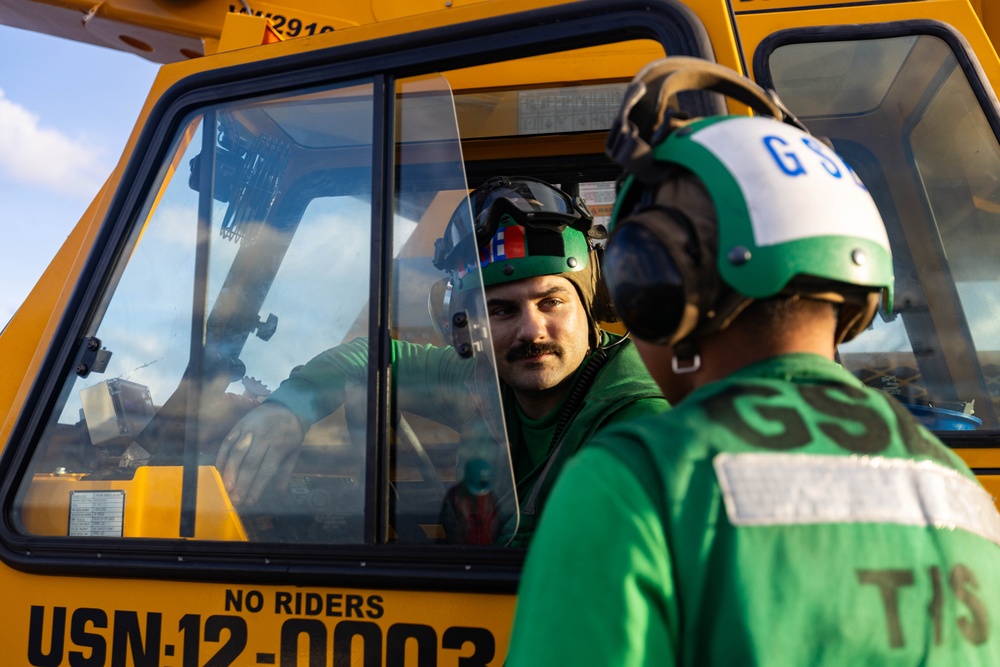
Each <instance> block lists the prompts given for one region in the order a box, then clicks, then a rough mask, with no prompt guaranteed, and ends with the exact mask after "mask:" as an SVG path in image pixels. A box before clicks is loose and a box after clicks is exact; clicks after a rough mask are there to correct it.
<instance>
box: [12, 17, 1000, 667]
mask: <svg viewBox="0 0 1000 667" xmlns="http://www.w3.org/2000/svg"><path fill="white" fill-rule="evenodd" d="M0 23H3V24H6V25H10V26H15V27H20V28H25V29H28V30H35V31H39V32H44V33H48V34H52V35H57V36H60V37H65V38H69V39H74V40H78V41H82V42H88V43H92V44H100V45H104V46H108V47H110V48H116V49H121V50H124V51H129V52H132V53H136V54H139V55H141V56H143V57H145V58H148V59H149V60H152V61H155V62H159V63H163V66H162V68H161V69H160V71H159V74H158V76H157V78H156V80H155V83H154V85H153V87H152V90H151V91H150V93H149V97H148V99H147V102H146V104H145V106H144V108H143V111H142V113H141V116H140V118H139V119H138V121H137V123H136V126H135V130H134V131H133V133H132V135H131V138H130V140H129V142H128V145H127V147H126V149H125V152H124V154H123V155H122V158H121V160H120V161H119V163H118V165H117V167H116V168H115V169H114V171H113V173H112V174H111V176H110V178H109V179H108V181H107V183H106V185H105V186H104V188H103V189H102V190H101V191H100V192H98V193H97V194H96V196H95V198H94V200H93V203H92V205H91V206H90V207H89V209H88V210H87V212H86V214H85V215H84V217H83V219H81V220H80V222H79V223H78V224H77V226H76V227H75V229H74V231H73V232H72V234H71V235H70V237H69V238H68V239H67V241H66V243H65V244H64V245H63V247H62V249H61V250H60V251H59V252H58V254H57V255H56V257H55V258H54V259H53V261H52V263H51V264H50V266H49V267H48V269H47V270H46V272H45V273H44V275H43V276H42V278H41V279H40V281H39V282H38V284H37V286H36V287H35V288H34V290H33V291H32V292H31V294H30V295H29V297H28V299H27V300H26V301H25V303H24V305H23V306H22V307H21V308H20V310H19V311H18V312H17V313H16V315H15V316H14V317H13V319H12V320H11V321H10V322H9V323H8V324H7V326H6V328H5V329H4V330H3V333H2V335H0V358H2V359H3V374H2V382H0V442H2V443H4V445H3V452H2V458H0V502H2V521H0V590H2V591H4V593H5V601H4V604H3V605H2V607H0V627H2V628H3V631H2V632H0V655H2V656H4V657H3V662H4V664H9V665H27V666H31V667H60V666H70V665H72V666H73V667H82V666H92V667H96V666H103V665H112V666H116V667H117V666H123V667H124V666H128V665H132V666H135V667H150V666H163V667H202V666H207V665H212V666H224V665H282V666H289V667H290V666H293V665H309V666H310V667H313V666H321V665H332V666H335V667H340V666H341V665H344V666H346V665H365V666H369V665H371V666H381V665H385V666H386V667H397V666H402V665H411V666H421V667H423V666H427V665H455V666H459V665H460V666H463V667H477V666H486V665H495V666H498V665H502V664H503V662H504V658H505V655H506V646H507V641H508V637H509V632H510V625H511V619H512V613H513V609H514V605H515V601H516V598H515V590H516V586H517V582H518V576H519V572H520V567H521V563H522V559H523V556H524V553H523V550H521V549H514V548H510V547H506V546H503V545H493V546H468V545H459V544H449V543H448V542H447V541H446V540H445V537H444V531H443V530H442V526H441V521H440V509H441V506H442V500H443V498H444V497H445V494H446V493H447V489H448V488H450V487H451V486H452V485H454V484H455V482H456V480H457V479H458V478H459V477H460V476H461V474H462V466H461V463H462V458H463V456H464V455H463V453H462V452H460V451H459V450H458V447H457V434H456V433H455V432H454V431H452V430H451V429H449V428H447V427H444V426H442V425H440V424H438V423H435V422H433V421H431V420H427V419H424V418H421V417H420V416H418V415H417V414H413V413H410V412H408V411H407V410H405V409H404V408H405V406H407V405H410V404H411V402H412V401H413V400H415V399H416V398H419V396H418V394H419V392H420V388H418V387H413V386H408V385H407V384H406V383H402V382H397V381H396V380H397V378H395V377H393V374H392V372H391V369H392V363H391V362H392V359H391V354H390V350H391V347H390V341H391V340H393V339H396V340H405V341H411V342H417V343H427V344H433V345H442V344H444V343H447V344H450V345H451V346H452V347H453V348H454V350H455V354H456V355H462V356H463V357H464V358H466V359H467V360H468V363H470V364H473V365H474V367H475V373H474V382H472V383H470V384H469V385H468V386H466V387H464V388H463V390H464V391H466V392H467V394H468V396H469V400H470V401H474V402H475V404H476V406H477V410H476V413H475V417H474V419H476V420H478V421H477V423H476V424H475V425H474V426H476V427H478V428H479V429H480V430H481V432H482V433H486V434H489V437H488V438H486V439H485V440H486V441H488V442H489V443H491V446H490V447H486V448H484V449H483V451H480V452H478V455H479V456H481V457H484V458H486V459H488V460H489V461H490V462H491V464H492V465H493V472H494V474H495V477H494V483H495V484H496V488H497V490H498V491H503V490H504V488H505V487H506V488H507V489H508V490H509V488H510V484H511V480H512V472H511V470H510V463H509V455H508V454H507V450H506V437H505V434H504V432H503V424H504V420H503V415H502V412H501V402H500V394H499V388H498V381H497V377H496V371H495V367H494V365H493V359H492V348H491V345H490V332H489V327H488V323H487V321H486V318H485V316H484V313H485V304H484V302H483V299H482V295H481V294H480V295H479V296H478V298H470V299H468V300H467V302H466V303H465V304H464V309H463V310H462V312H461V313H460V314H461V317H460V318H459V319H452V320H450V321H448V322H445V326H444V327H442V326H441V323H440V322H438V321H436V320H435V318H434V316H433V315H432V313H437V312H439V310H438V309H437V308H434V307H431V308H429V307H428V306H429V295H431V294H437V293H438V292H437V291H436V290H435V285H436V284H437V283H438V281H439V280H440V278H441V274H440V272H439V271H437V270H436V268H435V267H434V263H433V257H434V244H435V240H437V239H438V238H440V237H441V236H442V234H443V232H444V229H445V224H446V223H447V221H448V219H449V217H450V215H451V213H452V211H453V210H454V209H455V208H456V206H458V205H460V204H461V202H462V201H463V199H464V198H465V196H466V194H467V193H468V191H469V189H470V188H473V187H476V186H477V185H479V184H480V183H482V182H483V181H484V180H485V179H487V178H489V177H490V176H493V175H496V174H518V175H526V176H534V177H537V178H541V179H544V180H546V181H549V182H552V183H556V184H559V185H560V186H561V187H562V188H563V189H564V190H567V191H569V192H573V193H576V194H579V195H581V196H582V197H583V198H584V199H585V200H586V201H587V202H588V203H589V204H590V207H591V209H592V210H594V212H595V213H596V214H597V216H598V221H599V222H600V221H602V220H605V221H606V216H607V215H608V214H609V213H610V205H611V202H612V201H613V197H614V181H615V179H616V178H617V176H618V175H619V174H618V171H617V169H616V168H615V166H614V165H613V164H612V163H611V162H610V160H609V159H608V158H607V157H606V156H605V154H604V140H605V135H606V132H607V129H608V127H609V125H610V121H611V118H612V117H613V114H614V113H615V111H616V110H617V108H618V106H619V103H620V101H621V97H622V94H623V92H624V90H625V87H626V84H627V82H628V81H629V80H630V79H631V78H632V76H633V75H634V74H635V73H636V72H637V71H638V70H639V69H640V68H641V67H642V66H643V65H645V64H646V63H648V62H649V61H651V60H653V59H656V58H660V57H663V56H665V55H672V56H673V55H683V56H693V57H698V58H704V59H707V60H710V61H715V62H718V63H721V64H723V65H725V66H727V67H729V68H732V69H734V70H736V71H738V72H740V73H743V74H746V75H749V76H751V77H753V78H754V79H755V80H756V81H757V82H759V83H761V84H762V85H764V86H766V87H768V88H773V89H774V90H775V91H776V92H777V93H778V95H779V96H780V97H781V99H782V100H783V101H784V103H785V104H786V105H787V106H788V107H789V108H790V109H791V111H792V112H793V113H795V114H796V115H797V116H798V117H799V118H800V119H801V120H802V121H803V122H804V123H805V124H806V125H807V126H808V127H809V128H810V129H811V130H812V131H813V132H814V133H816V134H818V135H822V136H824V137H826V138H828V139H829V140H830V141H832V142H833V144H834V146H836V148H837V149H838V151H839V152H840V154H841V155H843V156H845V158H846V159H847V161H848V162H849V163H850V165H851V166H852V167H853V169H854V170H855V171H856V172H857V174H858V175H859V176H860V178H861V179H862V180H863V181H864V183H865V184H866V185H867V187H868V188H869V189H870V190H871V192H872V193H873V195H874V197H875V199H876V201H877V203H878V205H879V208H880V209H881V211H882V214H883V216H884V218H885V220H886V224H887V227H888V230H889V236H890V239H891V243H892V249H893V254H894V257H895V265H896V266H895V268H896V276H897V284H896V294H897V305H896V309H895V311H894V312H882V313H880V315H879V316H878V317H876V321H875V323H874V325H873V330H872V331H869V332H866V333H865V334H864V335H862V336H861V337H860V338H859V339H858V340H856V341H854V342H852V343H850V344H848V345H844V346H842V347H841V348H840V349H839V351H838V356H839V360H840V362H841V363H842V364H843V365H844V366H845V367H847V368H848V369H850V370H851V371H852V372H854V373H855V374H856V375H857V376H858V377H859V378H861V379H862V380H863V381H864V382H865V383H867V384H868V385H870V386H874V387H878V388H880V389H882V390H884V391H886V392H889V393H891V394H893V395H895V396H896V397H897V398H898V399H899V400H900V401H901V402H903V403H904V404H906V405H907V406H908V407H909V408H910V409H911V411H912V412H913V413H914V414H916V415H917V416H918V417H919V418H920V419H921V420H922V421H923V422H924V423H925V424H927V425H928V426H929V427H930V428H932V429H933V430H935V431H936V432H937V433H938V435H940V437H941V438H942V439H943V440H944V441H945V442H946V443H947V444H949V445H950V446H951V447H954V448H955V449H956V451H958V452H959V453H960V454H961V455H962V456H963V457H964V458H965V459H966V460H967V461H968V462H969V464H970V465H971V466H972V467H973V469H974V470H975V471H976V473H977V474H978V475H979V476H980V479H982V481H983V482H984V484H985V485H986V486H987V488H988V489H990V490H991V492H992V493H993V494H994V495H998V494H1000V317H998V312H1000V270H998V268H997V263H996V257H997V256H998V254H1000V141H998V137H1000V107H998V101H997V96H996V93H995V91H996V90H997V89H998V86H1000V59H998V57H997V54H996V51H995V50H994V46H993V40H992V39H991V36H994V37H995V36H1000V10H998V9H996V8H995V7H993V6H992V5H990V4H989V3H987V2H986V0H981V1H980V0H914V1H911V2H896V1H879V0H871V1H860V2H859V1H858V0H850V1H844V2H841V1H839V0H687V1H686V2H682V1H680V0H646V1H639V0H582V1H578V2H565V1H561V0H493V1H483V2H475V1H467V0H435V1H434V2H428V1H426V0H408V1H406V2H404V1H402V0H373V1H372V2H371V3H354V4H353V5H352V4H351V3H319V2H314V1H313V0H299V1H297V2H296V1H289V2H283V3H275V2H271V3H265V2H258V1H257V0H249V2H242V1H241V2H238V3H237V2H234V3H233V4H228V3H226V2H215V1H213V0H177V1H172V2H161V1H159V0H106V1H105V2H100V3H94V2H92V1H87V2H83V1H80V0H60V1H59V2H34V1H30V0H0ZM721 104H722V103H721V102H720V100H719V99H717V98H716V97H715V96H713V95H712V94H708V93H704V94H692V95H690V97H689V98H688V99H685V100H684V105H685V108H686V109H687V110H688V111H689V112H690V113H692V114H705V113H720V112H724V111H725V110H726V108H725V107H724V106H722V105H721ZM730 111H731V112H733V113H744V112H746V110H745V109H742V108H735V107H734V108H732V109H730ZM789 159H794V155H790V156H789ZM991 225H997V226H996V227H993V226H991ZM468 261H469V263H470V265H475V264H476V256H475V253H474V251H473V252H472V253H471V254H470V256H469V258H468ZM430 305H431V306H434V305H435V304H434V303H431V304H430ZM442 334H443V335H444V336H445V338H444V340H442ZM358 338H360V339H364V340H366V341H368V345H367V357H366V359H365V360H364V361H365V364H364V368H365V372H364V373H363V374H362V376H361V377H358V378H356V381H355V382H353V383H352V384H351V385H350V386H349V387H346V388H345V391H344V395H345V400H344V405H343V407H342V408H341V409H339V410H338V411H336V412H335V413H333V414H331V415H329V416H328V417H326V418H324V419H322V420H321V421H319V422H318V423H317V424H316V425H315V426H313V427H312V428H311V430H310V431H309V432H308V434H307V436H306V442H305V444H304V446H303V448H302V451H301V453H300V456H299V459H298V465H297V467H296V469H295V471H294V473H293V475H292V477H291V481H290V482H289V484H288V487H287V488H286V489H281V490H276V491H275V492H274V493H273V495H272V496H271V497H269V498H268V499H267V500H266V502H261V503H259V506H255V507H254V508H250V509H248V508H244V507H238V506H235V505H234V504H233V503H232V502H231V499H230V498H229V496H228V494H227V492H226V490H225V487H224V485H223V484H222V481H221V478H220V475H219V473H218V471H217V470H216V469H215V466H214V460H215V456H214V451H215V450H216V449H217V448H218V447H219V443H220V440H221V438H222V437H223V436H224V435H225V434H226V433H227V432H228V430H229V429H230V427H231V426H232V425H233V424H234V423H235V422H236V421H237V420H238V419H239V417H240V416H241V415H243V414H245V413H246V412H247V411H248V410H249V409H251V408H253V407H254V406H256V405H258V404H259V403H260V402H261V401H262V400H263V399H264V398H265V397H266V396H267V395H268V394H269V393H270V391H272V390H273V389H274V388H275V387H277V386H278V385H279V384H280V383H281V382H282V380H284V379H285V378H286V377H287V376H288V373H289V372H290V371H291V370H292V369H293V368H295V367H296V366H298V365H300V364H302V363H304V362H306V361H307V360H309V359H310V358H312V357H313V356H315V355H317V354H319V353H321V352H322V351H324V350H326V349H328V348H330V347H333V346H335V345H339V344H341V343H344V342H346V341H350V340H354V339H358ZM506 495H507V496H509V495H510V494H506ZM500 507H501V511H504V512H506V513H507V514H508V515H510V516H516V511H517V508H516V506H512V505H511V504H510V502H509V501H508V502H507V503H506V504H503V503H501V505H500ZM594 604H600V600H595V601H594ZM994 612H995V613H1000V609H996V610H994Z"/></svg>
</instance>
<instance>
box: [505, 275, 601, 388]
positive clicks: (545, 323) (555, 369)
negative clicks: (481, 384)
mask: <svg viewBox="0 0 1000 667" xmlns="http://www.w3.org/2000/svg"><path fill="white" fill-rule="evenodd" d="M486 309H487V312H488V313H489V317H490V329H491V331H492V334H493V351H494V353H495V354H496V359H497V373H498V374H499V375H500V379H501V380H503V381H504V382H505V383H507V385H509V386H510V387H511V388H512V389H513V390H514V393H515V394H516V395H518V398H519V399H520V398H522V397H529V396H530V395H531V394H545V393H552V390H557V392H558V393H560V395H561V391H559V390H562V391H564V390H565V389H566V386H564V383H566V384H568V381H569V379H570V377H571V376H572V375H573V373H574V372H575V371H576V369H577V368H579V367H580V364H581V363H583V360H584V358H585V357H586V356H587V351H588V347H589V334H590V325H589V324H588V323H587V312H586V310H584V307H583V303H582V302H581V301H580V296H579V294H578V293H577V291H576V288H575V287H573V283H571V282H570V281H568V280H567V279H566V278H563V277H561V276H539V277H536V278H525V279H524V280H518V281H516V282H512V283H505V284H503V285H494V286H491V287H487V288H486ZM522 407H523V403H522Z"/></svg>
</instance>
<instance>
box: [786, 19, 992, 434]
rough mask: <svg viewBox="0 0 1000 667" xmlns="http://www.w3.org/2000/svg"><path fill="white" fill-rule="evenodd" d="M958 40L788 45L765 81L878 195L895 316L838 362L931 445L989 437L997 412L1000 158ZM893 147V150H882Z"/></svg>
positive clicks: (917, 37) (885, 316)
mask: <svg viewBox="0 0 1000 667" xmlns="http://www.w3.org/2000/svg"><path fill="white" fill-rule="evenodd" d="M957 44H958V40H952V39H948V36H947V35H937V34H934V35H931V34H908V35H897V36H887V37H884V38H877V37H874V38H866V39H851V38H849V31H848V30H847V29H845V31H844V34H843V38H842V39H838V40H836V41H803V42H797V41H796V39H795V37H794V36H791V37H787V38H784V39H782V40H780V42H779V45H778V46H777V47H775V48H774V49H773V50H772V51H770V53H769V56H768V58H767V77H768V78H769V79H770V82H771V85H773V87H774V88H775V90H776V91H777V93H778V95H779V96H780V97H781V98H782V100H783V101H784V102H785V103H786V104H787V105H788V107H789V108H790V109H791V110H792V112H793V113H795V114H796V115H797V116H799V118H800V119H801V120H803V121H804V122H805V123H806V125H807V126H808V127H809V128H810V130H811V131H812V132H814V133H815V134H817V135H821V136H824V137H827V138H828V139H830V140H831V141H832V142H833V145H834V146H835V148H836V149H837V150H838V151H839V152H840V153H841V154H842V155H843V156H844V157H845V159H846V160H847V162H848V163H849V164H850V165H851V166H852V167H853V168H854V169H855V171H857V172H858V174H859V175H860V177H861V179H862V180H863V181H864V183H865V184H866V185H867V187H868V188H869V190H870V191H871V192H872V195H873V196H874V198H875V200H876V203H877V204H878V206H879V210H880V211H881V213H882V215H883V218H884V219H885V222H886V226H887V229H888V232H889V238H890V242H891V244H892V252H893V262H894V269H895V274H896V288H895V289H896V294H895V300H896V305H895V309H894V311H893V312H892V313H889V312H884V311H883V312H881V313H880V316H878V317H876V319H875V322H874V324H873V327H872V330H871V331H869V332H867V333H865V334H863V335H862V336H860V337H859V338H858V339H856V340H855V341H852V342H851V343H849V344H847V345H843V346H841V347H840V350H839V358H840V361H841V362H842V363H843V364H844V365H845V366H846V367H847V368H849V369H850V370H851V371H852V372H854V374H855V375H856V376H857V377H859V378H860V379H861V380H862V381H864V382H865V383H866V384H868V385H869V386H872V387H877V388H879V389H881V390H883V391H886V392H888V393H890V394H892V395H894V396H896V397H897V398H898V399H899V400H900V401H902V402H903V403H904V404H905V405H906V406H907V407H908V408H909V409H910V410H911V412H913V413H914V414H915V415H916V416H917V417H918V418H919V419H920V420H921V421H922V422H923V423H924V424H925V425H927V426H928V427H930V428H932V429H934V430H937V431H969V430H980V431H981V430H995V429H997V428H998V422H997V406H1000V375H998V373H1000V320H998V319H997V317H996V312H997V303H998V298H1000V274H998V273H997V271H996V270H995V268H994V264H995V260H994V258H995V256H996V254H997V248H998V240H1000V236H998V231H1000V180H998V176H997V174H1000V147H998V144H997V138H996V134H995V131H994V127H993V125H991V122H990V118H991V117H995V115H996V114H995V110H993V109H992V108H991V106H992V105H984V101H983V100H984V95H983V94H982V91H981V90H977V87H976V86H977V85H978V83H977V79H976V78H975V75H974V71H975V70H974V68H973V66H972V64H971V63H970V61H969V56H968V55H966V53H965V52H964V51H962V50H961V48H960V47H958V46H956V45H957ZM887 138H890V139H892V140H888V141H887V140H886V139H887Z"/></svg>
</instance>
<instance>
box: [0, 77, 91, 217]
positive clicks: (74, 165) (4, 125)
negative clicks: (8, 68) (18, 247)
mask: <svg viewBox="0 0 1000 667" xmlns="http://www.w3.org/2000/svg"><path fill="white" fill-rule="evenodd" d="M103 154H104V150H103V149H101V148H100V147H98V146H93V145H89V144H87V143H85V142H81V141H78V140H75V139H73V138H71V137H68V136H66V135H65V134H63V133H62V132H60V131H59V130H58V129H57V128H51V127H45V126H43V125H41V124H40V122H39V118H38V116H37V115H35V114H33V113H31V112H30V111H29V110H28V109H25V108H24V107H23V106H20V105H19V104H16V103H14V102H12V101H11V100H9V99H7V97H6V96H5V95H4V92H3V89H0V172H2V173H4V174H5V175H6V176H7V177H8V178H10V179H11V180H14V181H17V182H19V183H24V184H25V185H30V186H35V187H41V188H45V189H47V190H50V191H52V192H53V193H56V194H59V195H61V196H65V197H73V198H86V199H89V198H90V197H92V196H93V195H94V194H95V193H96V192H97V191H98V189H99V188H100V187H101V185H102V184H103V183H104V181H105V180H106V179H107V176H108V174H109V173H110V171H111V169H110V167H108V166H106V165H105V164H103V162H102V160H101V158H102V156H103Z"/></svg>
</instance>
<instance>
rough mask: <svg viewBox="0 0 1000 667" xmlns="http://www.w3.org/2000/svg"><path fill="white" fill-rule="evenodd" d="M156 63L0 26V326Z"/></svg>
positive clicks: (82, 201)
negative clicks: (0, 233)
mask: <svg viewBox="0 0 1000 667" xmlns="http://www.w3.org/2000/svg"><path fill="white" fill-rule="evenodd" d="M157 68H158V65H156V64H155V63H151V62H148V61H146V60H143V59H142V58H139V57H138V56H135V55H132V54H130V53H124V52H121V51H115V50H112V49H106V48H102V47H97V46H91V45H88V44H79V43H77V42H73V41H70V40H65V39H59V38H55V37H50V36H48V35H40V34H35V33H32V32H28V31H25V30H19V29H15V28H9V27H6V26H0V211H2V214H0V232H2V239H3V240H2V245H0V248H2V249H3V256H2V261H0V285H3V289H0V329H2V328H3V325H4V324H6V322H7V321H8V320H9V319H10V317H11V316H12V315H13V314H14V312H15V311H16V310H17V308H18V307H19V306H20V304H21V302H22V301H24V299H25V297H27V295H28V292H30V291H31V288H32V287H33V286H34V284H35V282H36V281H37V280H38V278H39V277H40V276H41V274H42V272H43V271H44V270H45V268H46V266H48V263H49V262H50V261H51V259H52V257H53V256H54V255H55V253H56V252H57V251H58V250H59V247H60V246H61V245H62V243H63V242H64V241H65V240H66V237H67V236H68V235H69V233H70V231H72V229H73V226H74V225H75V224H76V222H77V221H78V220H79V219H80V216H81V215H82V214H83V212H84V211H85V210H86V209H87V206H88V205H89V204H90V202H91V200H92V199H93V197H94V196H95V195H96V194H97V191H98V189H99V188H100V186H101V184H102V183H103V182H104V181H105V180H106V178H107V176H108V175H109V174H110V173H111V170H112V169H113V168H114V166H115V165H116V164H117V162H118V158H119V157H120V156H121V152H122V150H123V149H124V147H125V143H126V141H128V137H129V135H130V134H131V132H132V128H133V126H134V125H135V120H136V118H137V117H138V116H139V111H140V110H141V109H142V105H143V103H144V102H145V99H146V94H147V93H148V92H149V89H150V87H151V86H152V83H153V78H154V77H155V76H156V71H157Z"/></svg>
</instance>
